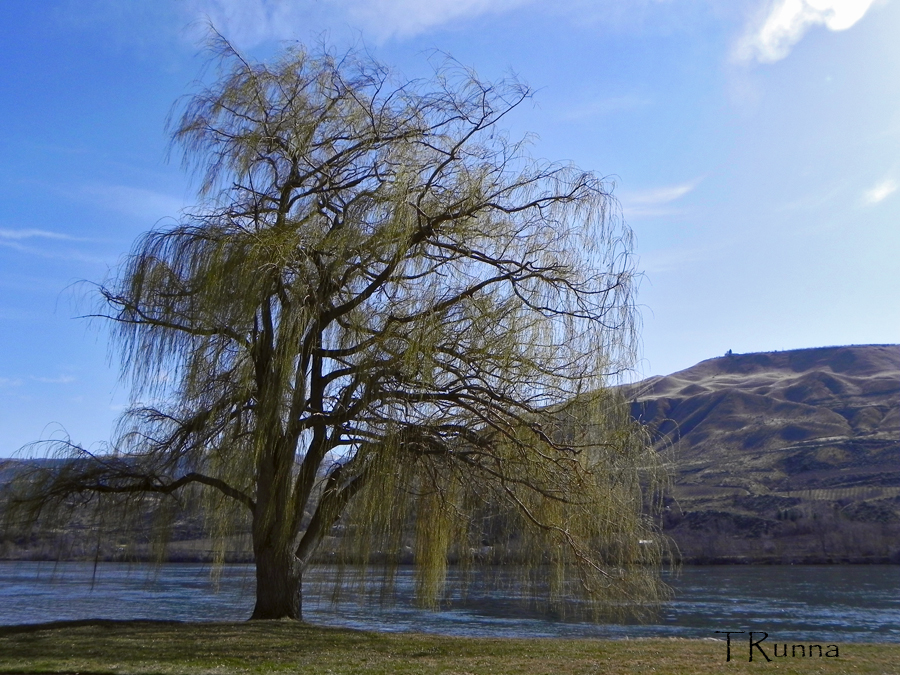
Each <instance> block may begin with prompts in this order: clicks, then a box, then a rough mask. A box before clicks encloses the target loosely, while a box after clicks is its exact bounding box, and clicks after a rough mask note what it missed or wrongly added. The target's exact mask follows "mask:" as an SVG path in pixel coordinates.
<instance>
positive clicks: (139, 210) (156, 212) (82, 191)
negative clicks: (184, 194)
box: [75, 183, 185, 222]
mask: <svg viewBox="0 0 900 675" xmlns="http://www.w3.org/2000/svg"><path fill="white" fill-rule="evenodd" d="M75 196H76V197H78V198H80V199H83V200H87V201H90V202H92V203H94V204H95V205H97V206H99V207H101V208H105V209H109V210H111V211H118V212H119V213H122V214H124V215H127V216H131V217H134V218H141V219H148V220H151V221H154V222H155V221H157V220H159V219H160V218H165V217H167V216H176V215H178V214H179V213H181V211H182V209H183V208H184V206H185V204H184V202H183V201H182V200H181V199H178V198H176V197H173V196H172V195H169V194H165V193H162V192H156V191H154V190H147V189H145V188H136V187H129V186H127V185H106V184H102V183H91V184H88V185H82V186H81V187H80V188H79V189H78V190H77V193H76V194H75Z"/></svg>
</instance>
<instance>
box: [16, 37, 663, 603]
mask: <svg viewBox="0 0 900 675" xmlns="http://www.w3.org/2000/svg"><path fill="white" fill-rule="evenodd" d="M217 48H218V50H219V56H220V60H219V67H220V70H219V77H218V79H217V80H216V81H215V82H214V83H213V84H212V85H211V86H210V87H209V88H207V89H204V90H202V91H200V92H199V93H197V94H195V95H194V96H192V97H190V98H189V99H187V101H186V104H185V105H184V106H183V108H182V109H181V113H180V114H176V115H174V116H173V118H172V120H171V121H170V124H171V128H172V132H173V134H172V137H173V141H174V143H175V144H176V145H177V146H178V147H180V148H181V149H182V150H183V151H184V158H185V164H186V165H187V166H188V167H190V168H192V169H194V170H196V171H197V172H198V174H199V176H200V178H201V186H200V198H201V199H202V200H203V202H202V203H201V204H200V205H199V206H198V207H197V208H196V209H195V210H194V211H193V212H192V213H189V214H186V215H185V216H184V217H183V219H182V221H181V223H180V224H178V225H177V226H175V227H171V228H168V229H163V230H156V231H152V232H150V233H148V234H147V235H145V236H144V237H143V238H142V239H141V240H140V241H138V242H137V244H136V245H135V248H134V250H133V252H132V254H131V256H130V257H129V258H128V260H127V261H126V262H125V264H124V265H123V266H122V267H121V269H120V270H119V272H118V275H117V276H116V277H115V278H114V279H112V280H111V281H110V282H109V283H108V284H107V285H105V286H103V287H101V289H100V291H101V295H102V299H103V301H104V307H105V310H104V311H103V312H101V314H102V315H104V316H106V317H108V318H109V319H111V320H112V321H113V322H114V326H115V327H116V332H115V339H116V341H117V344H118V345H119V346H120V347H121V353H122V363H123V366H124V370H125V373H126V375H127V376H128V377H130V379H131V382H132V384H133V387H134V389H133V391H134V401H135V403H134V405H133V407H132V409H131V410H129V411H128V413H127V414H126V415H125V416H124V417H123V418H122V420H121V424H120V428H119V434H118V436H117V438H116V440H115V442H114V443H113V445H112V450H111V451H110V452H108V453H105V454H102V455H96V456H95V455H88V453H86V452H85V451H84V450H82V449H81V448H79V447H76V446H71V445H66V447H64V448H62V449H63V450H64V454H66V456H69V457H74V458H76V459H75V460H73V461H68V462H66V463H63V464H61V465H57V466H54V467H49V470H48V471H46V472H45V473H44V474H43V476H42V477H41V478H40V479H39V480H37V481H30V482H24V483H20V485H25V487H26V489H25V492H24V493H23V494H21V495H20V496H19V497H17V498H16V504H20V505H31V506H32V507H36V508H37V510H35V509H32V514H37V515H39V511H40V509H41V508H45V507H47V506H48V505H49V504H50V503H51V502H52V503H55V504H57V505H66V509H68V506H69V505H70V504H71V500H72V498H73V497H74V496H82V495H83V496H84V498H85V499H94V498H100V499H102V500H107V501H110V500H111V501H115V502H117V503H118V505H119V506H121V505H122V502H123V501H124V503H125V505H132V506H133V507H134V508H132V512H141V510H142V509H146V505H147V504H148V503H150V504H152V505H153V507H154V508H156V507H157V505H159V504H160V503H162V502H165V501H167V500H170V499H171V498H172V497H177V496H179V495H185V494H188V495H194V494H196V495H201V494H202V495H206V497H205V498H206V499H208V500H212V501H209V502H208V503H207V505H206V510H205V513H206V514H207V515H208V516H209V517H210V519H211V520H210V523H209V527H210V528H211V531H212V533H213V534H214V535H216V536H218V537H219V538H220V540H221V539H222V538H223V537H224V536H225V535H226V534H227V533H228V532H230V531H231V530H232V529H233V528H234V527H235V524H236V523H237V522H239V521H240V519H241V517H243V518H246V519H249V520H250V521H251V524H250V527H251V531H252V539H253V548H254V554H255V557H256V561H257V566H258V575H257V594H258V602H257V610H256V612H255V613H254V616H255V617H258V618H271V617H276V616H294V617H295V618H299V615H300V607H299V599H298V600H297V601H296V604H295V605H294V604H291V602H292V601H289V602H287V604H285V601H284V600H283V598H284V596H293V595H299V584H300V580H301V577H302V570H303V569H304V568H305V567H306V566H307V565H308V564H309V563H310V561H311V560H312V559H313V556H314V555H315V554H316V552H317V550H318V549H319V548H320V546H321V545H322V542H323V540H324V538H325V537H326V535H329V534H334V533H335V532H336V530H335V527H340V528H341V531H342V532H343V533H344V534H343V536H339V537H337V538H336V541H337V542H338V549H339V550H338V553H339V556H338V558H339V559H340V560H343V561H345V562H360V561H369V560H374V559H380V560H381V561H384V562H386V563H387V564H386V565H385V566H383V567H381V568H379V569H382V570H385V571H386V575H387V576H386V579H387V583H389V580H390V575H391V570H392V569H393V567H394V566H395V565H396V563H397V561H398V560H399V555H400V552H401V551H402V550H403V548H404V547H405V546H407V545H409V544H410V542H412V544H411V546H412V549H413V550H414V552H415V558H416V563H417V565H418V569H419V575H420V576H419V579H420V581H419V585H418V590H419V593H420V596H421V599H422V601H423V602H424V603H425V604H428V605H434V604H435V603H437V602H438V601H439V600H440V598H441V595H442V593H443V591H444V577H445V571H446V565H447V563H448V560H450V559H453V560H455V561H459V562H461V563H462V564H477V563H495V562H514V563H516V564H517V565H519V566H520V567H521V569H522V570H523V579H524V580H528V581H530V582H531V586H530V587H531V590H532V591H533V592H534V593H535V594H537V595H542V596H543V597H544V599H545V600H546V601H547V602H549V603H550V604H551V605H553V606H555V607H560V608H561V607H563V606H564V605H565V600H566V599H567V598H570V597H571V596H572V595H573V594H575V595H580V596H582V597H584V598H585V599H586V600H588V601H589V606H590V607H591V611H592V612H593V613H594V614H595V615H599V614H602V613H603V612H605V611H606V610H608V609H609V608H616V607H618V608H621V607H622V606H623V603H627V604H632V605H633V604H640V603H643V602H650V603H653V602H655V601H657V600H658V599H659V598H660V597H661V594H662V593H664V589H663V587H662V586H661V585H660V583H659V581H658V577H657V573H656V572H657V568H658V565H659V563H660V560H661V555H662V542H661V538H660V536H659V534H658V533H657V532H656V531H655V528H654V526H653V524H652V521H651V518H650V516H649V515H648V514H650V513H652V511H653V508H654V507H656V506H658V503H657V501H656V498H655V497H654V495H655V494H656V492H657V490H658V488H659V487H660V481H661V475H662V472H661V471H660V465H659V462H658V460H657V458H656V456H655V455H654V454H653V452H651V451H650V449H649V445H648V443H647V439H646V438H645V437H644V436H643V434H642V433H641V431H640V429H639V427H638V426H637V425H636V424H635V423H634V422H633V421H632V420H631V419H630V418H629V416H628V414H627V408H626V407H625V406H624V405H623V402H622V401H620V400H618V399H617V397H616V396H615V395H614V394H613V393H612V392H611V390H610V389H608V385H609V384H610V383H611V382H612V381H614V380H615V377H616V376H617V375H618V374H619V373H621V372H622V371H623V370H624V369H625V368H627V367H628V365H629V362H630V359H631V357H632V354H633V352H634V343H635V330H634V329H635V325H634V322H635V310H634V307H633V303H632V291H633V278H634V272H633V268H632V261H631V258H630V255H629V253H630V248H631V233H630V231H629V230H628V229H627V227H625V226H624V224H623V223H622V222H621V220H620V219H619V217H618V212H617V210H616V206H615V201H614V200H613V198H612V197H611V194H610V190H611V187H610V185H609V184H608V183H607V182H605V181H604V180H603V179H601V178H598V177H597V176H595V175H593V174H590V173H586V172H583V171H580V170H578V169H576V168H575V167H572V166H568V165H557V164H549V163H546V162H539V161H535V160H532V159H531V158H529V157H528V155H527V154H526V152H525V144H524V143H523V142H513V141H511V140H509V138H508V137H507V135H506V134H505V133H504V132H503V131H502V129H500V128H499V127H498V124H499V123H500V121H501V120H502V118H503V117H504V116H505V115H507V114H508V113H510V112H511V111H512V110H513V109H515V108H516V106H518V105H520V104H521V103H522V102H523V101H525V100H526V99H527V98H528V97H529V94H530V92H529V90H528V89H527V87H525V86H524V85H522V84H521V83H519V82H517V81H504V82H500V83H498V84H492V83H487V82H483V81H481V80H479V79H478V78H477V77H476V76H475V75H474V74H473V73H471V72H469V71H467V70H465V69H462V68H461V67H459V66H458V64H455V63H453V62H447V63H445V64H443V65H441V66H439V67H438V68H437V69H436V71H435V75H434V77H433V78H432V79H431V80H429V81H422V82H397V81H395V79H394V78H393V76H392V75H391V74H390V73H389V72H388V71H387V70H386V69H385V68H384V67H383V66H381V65H380V64H378V63H375V62H373V61H371V60H370V59H368V58H364V57H362V56H360V55H357V54H352V53H351V54H345V55H342V56H341V57H336V56H334V55H332V54H330V53H328V52H327V51H320V52H310V51H308V50H306V49H304V48H302V47H297V48H293V49H289V50H287V51H285V52H284V53H283V55H282V56H281V57H280V59H279V60H278V61H276V62H275V63H273V64H272V65H265V64H258V63H250V62H248V61H246V60H245V59H243V57H241V56H240V55H239V54H238V53H237V52H236V51H234V50H233V49H232V47H231V46H230V45H228V44H227V43H225V42H224V41H219V42H218V43H217ZM148 498H151V501H150V502H148V501H147V500H148ZM198 498H199V497H198ZM226 503H227V504H228V506H227V507H226V506H225V504H226ZM498 523H499V524H500V526H499V527H498ZM489 530H490V532H489ZM328 541H329V542H331V541H332V539H331V538H329V539H328ZM485 542H487V543H485ZM360 569H367V568H365V567H363V568H360Z"/></svg>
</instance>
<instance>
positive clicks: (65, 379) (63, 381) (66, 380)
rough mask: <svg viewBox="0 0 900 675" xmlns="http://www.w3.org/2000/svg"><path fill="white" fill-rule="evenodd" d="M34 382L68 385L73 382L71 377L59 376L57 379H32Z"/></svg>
mask: <svg viewBox="0 0 900 675" xmlns="http://www.w3.org/2000/svg"><path fill="white" fill-rule="evenodd" d="M31 379H32V380H34V381H35V382H40V383H41V384H69V383H71V382H74V381H75V378H74V377H72V376H71V375H60V376H59V377H32V378H31Z"/></svg>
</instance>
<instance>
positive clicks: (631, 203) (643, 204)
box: [619, 178, 703, 218]
mask: <svg viewBox="0 0 900 675" xmlns="http://www.w3.org/2000/svg"><path fill="white" fill-rule="evenodd" d="M702 180H703V179H702V178H695V179H694V180H692V181H688V182H685V183H678V184H676V185H665V186H663V187H658V188H651V189H649V190H637V191H634V192H627V191H625V192H622V194H621V195H619V198H620V199H621V201H622V209H623V210H624V212H625V215H626V216H627V217H629V218H637V217H644V218H648V217H656V216H665V215H671V214H672V213H675V212H676V209H674V208H672V207H671V206H670V204H671V203H672V202H674V201H677V200H679V199H681V198H682V197H684V196H685V195H686V194H688V193H690V192H692V191H693V190H694V189H695V188H696V187H697V186H698V185H699V184H700V181H702Z"/></svg>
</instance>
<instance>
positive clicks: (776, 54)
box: [735, 0, 875, 63]
mask: <svg viewBox="0 0 900 675" xmlns="http://www.w3.org/2000/svg"><path fill="white" fill-rule="evenodd" d="M874 1H875V0H775V1H774V2H770V3H769V5H768V6H767V8H766V11H765V13H764V14H762V15H761V20H760V21H759V22H758V23H755V24H753V26H752V27H751V30H749V31H748V33H747V35H746V36H745V37H744V39H743V40H741V42H740V43H739V44H738V46H737V49H736V50H735V56H736V57H737V59H738V60H740V61H753V60H755V61H758V62H760V63H774V62H776V61H780V60H781V59H783V58H784V57H786V56H787V55H788V54H789V53H790V51H791V48H792V47H793V46H794V45H795V44H797V43H798V42H799V41H800V40H801V39H802V38H803V36H804V35H805V34H806V31H808V30H809V29H810V28H811V27H813V26H817V25H824V26H825V27H826V28H828V29H829V30H833V31H839V30H846V29H848V28H850V27H851V26H853V25H854V24H855V23H856V22H857V21H859V20H860V19H862V18H863V16H865V14H866V12H868V11H869V8H870V7H871V6H872V4H873V3H874Z"/></svg>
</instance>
